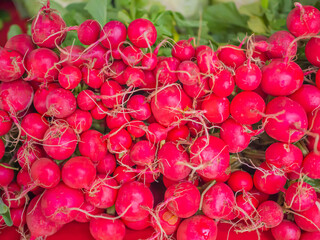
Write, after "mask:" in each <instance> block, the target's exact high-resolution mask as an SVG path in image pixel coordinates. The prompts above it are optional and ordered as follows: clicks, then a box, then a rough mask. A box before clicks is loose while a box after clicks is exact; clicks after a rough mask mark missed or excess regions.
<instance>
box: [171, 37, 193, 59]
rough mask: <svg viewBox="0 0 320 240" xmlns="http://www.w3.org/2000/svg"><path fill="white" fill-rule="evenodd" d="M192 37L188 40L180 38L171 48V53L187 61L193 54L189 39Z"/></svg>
mask: <svg viewBox="0 0 320 240" xmlns="http://www.w3.org/2000/svg"><path fill="white" fill-rule="evenodd" d="M192 40H194V38H190V39H189V40H180V41H178V42H177V43H176V44H175V45H174V46H173V48H172V51H171V55H172V57H175V58H177V59H179V60H180V61H189V60H191V58H193V57H194V56H195V49H194V47H193V46H192V44H191V41H192Z"/></svg>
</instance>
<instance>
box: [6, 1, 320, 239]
mask: <svg viewBox="0 0 320 240" xmlns="http://www.w3.org/2000/svg"><path fill="white" fill-rule="evenodd" d="M295 6H296V7H295V8H294V9H293V10H292V11H291V12H290V14H289V15H288V17H287V27H288V31H278V32H275V33H274V34H272V35H271V36H270V37H269V38H267V37H264V36H253V35H252V36H250V37H248V38H246V39H244V40H243V41H242V42H241V43H240V45H239V46H235V45H226V46H221V47H219V48H218V49H216V50H215V51H214V50H213V49H212V48H210V47H209V46H205V45H199V46H196V45H195V41H194V38H190V39H188V40H180V41H178V42H176V43H174V42H173V41H172V40H171V39H164V40H162V39H160V40H159V39H158V38H157V31H156V28H155V26H154V25H153V23H152V22H150V21H149V20H147V19H142V18H141V19H136V20H134V21H132V22H131V23H129V24H128V25H127V26H126V25H125V24H124V23H121V22H119V21H110V22H108V23H106V24H105V25H104V26H103V27H101V26H100V24H99V23H98V22H97V21H95V20H86V21H85V22H83V23H82V24H81V25H79V26H69V27H67V26H66V24H65V22H64V20H63V19H62V18H61V16H60V15H59V14H58V13H57V11H55V10H54V9H51V8H50V1H48V4H47V5H46V6H44V7H43V8H42V9H41V10H40V11H39V13H38V15H37V16H35V18H34V19H33V21H32V29H31V33H32V34H31V36H29V35H26V34H21V35H16V36H14V37H12V38H11V39H9V40H8V42H7V43H6V45H5V46H4V47H3V48H2V47H1V48H0V66H1V68H0V136H1V139H0V158H2V160H1V163H0V189H1V190H0V193H1V195H0V196H1V198H0V199H1V200H0V206H1V208H0V210H1V209H6V208H7V211H4V210H1V211H0V214H1V215H0V239H31V240H36V239H48V240H50V239H51V240H53V239H60V240H62V239H88V240H91V239H96V240H121V239H130V240H132V239H133V240H134V239H149V240H151V239H177V240H187V239H191V240H200V239H206V240H215V239H219V240H223V239H230V240H233V239H261V240H263V239H276V240H299V239H302V240H311V239H313V240H315V239H320V195H319V193H320V189H319V186H320V185H317V179H320V167H319V166H320V142H319V136H320V135H319V133H320V112H319V111H320V110H319V106H320V71H318V68H319V67H320V37H319V35H318V34H319V32H320V11H319V10H318V9H316V8H314V7H312V6H302V5H301V4H299V3H296V4H295ZM69 31H76V32H77V34H78V39H79V41H80V42H81V43H82V45H70V46H66V47H62V46H61V44H62V43H63V41H64V40H65V38H66V35H67V34H68V32H69ZM161 40H162V41H161ZM84 46H85V47H84ZM169 47H171V48H172V49H171V54H170V56H160V54H159V52H161V51H160V50H161V49H162V48H169ZM302 48H304V49H303V50H304V51H305V56H306V59H307V61H308V65H306V64H304V65H303V67H302V65H301V66H300V65H298V64H297V51H298V49H300V50H301V49H302ZM318 112H319V113H318ZM70 232H71V233H72V234H71V235H70Z"/></svg>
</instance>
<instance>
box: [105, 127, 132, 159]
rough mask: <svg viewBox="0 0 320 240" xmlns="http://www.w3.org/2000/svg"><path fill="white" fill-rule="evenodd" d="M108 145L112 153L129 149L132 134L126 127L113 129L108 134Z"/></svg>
mask: <svg viewBox="0 0 320 240" xmlns="http://www.w3.org/2000/svg"><path fill="white" fill-rule="evenodd" d="M106 138H107V147H108V150H109V152H111V153H120V152H123V151H126V150H128V149H129V148H130V147H131V144H132V139H131V136H130V134H129V133H128V132H127V131H126V130H125V129H123V128H122V129H120V130H119V129H117V128H115V129H113V130H111V132H110V133H109V134H108V135H106Z"/></svg>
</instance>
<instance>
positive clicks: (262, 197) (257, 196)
mask: <svg viewBox="0 0 320 240" xmlns="http://www.w3.org/2000/svg"><path fill="white" fill-rule="evenodd" d="M249 193H250V195H251V196H253V197H254V198H255V199H257V200H258V201H259V203H263V202H265V201H267V200H268V199H269V194H266V193H264V192H261V191H259V190H258V189H256V188H255V187H253V188H252V189H251V190H250V192H249Z"/></svg>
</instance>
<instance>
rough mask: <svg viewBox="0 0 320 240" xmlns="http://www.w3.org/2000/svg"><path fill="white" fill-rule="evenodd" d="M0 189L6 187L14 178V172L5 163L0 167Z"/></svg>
mask: <svg viewBox="0 0 320 240" xmlns="http://www.w3.org/2000/svg"><path fill="white" fill-rule="evenodd" d="M0 176H1V178H0V187H7V186H8V185H9V184H10V183H11V182H12V180H13V178H14V171H13V170H12V169H11V168H10V165H9V164H7V163H2V164H1V165H0Z"/></svg>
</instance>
